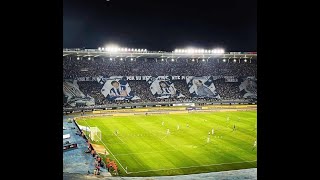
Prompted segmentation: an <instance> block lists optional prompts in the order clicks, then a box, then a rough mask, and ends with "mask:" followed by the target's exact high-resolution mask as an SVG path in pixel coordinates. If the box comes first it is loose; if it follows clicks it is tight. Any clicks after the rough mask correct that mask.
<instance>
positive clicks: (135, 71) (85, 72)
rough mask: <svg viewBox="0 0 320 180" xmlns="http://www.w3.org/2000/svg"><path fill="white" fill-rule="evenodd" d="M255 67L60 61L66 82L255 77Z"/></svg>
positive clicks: (105, 60)
mask: <svg viewBox="0 0 320 180" xmlns="http://www.w3.org/2000/svg"><path fill="white" fill-rule="evenodd" d="M256 70H257V64H256V62H255V61H253V62H252V63H249V62H246V63H244V62H241V63H238V62H232V61H230V62H222V61H221V62H217V61H213V60H209V61H208V62H202V61H199V62H196V61H194V62H192V61H190V60H189V61H188V62H186V60H184V59H180V60H177V61H175V62H171V61H168V62H166V61H163V62H162V61H159V60H158V61H157V62H155V60H147V61H145V60H142V59H137V60H135V61H120V60H109V59H102V58H100V59H95V60H85V59H82V60H76V59H64V60H63V76H64V78H65V79H74V78H77V77H95V76H100V75H102V76H140V75H141V76H143V75H145V76H148V75H151V76H152V75H157V76H163V75H172V76H208V75H213V76H219V75H222V76H256V75H257V71H256Z"/></svg>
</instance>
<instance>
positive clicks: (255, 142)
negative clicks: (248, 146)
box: [252, 140, 257, 151]
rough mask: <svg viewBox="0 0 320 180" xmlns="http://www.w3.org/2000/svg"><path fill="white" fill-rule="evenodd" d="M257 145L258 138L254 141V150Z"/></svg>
mask: <svg viewBox="0 0 320 180" xmlns="http://www.w3.org/2000/svg"><path fill="white" fill-rule="evenodd" d="M256 147H257V140H255V141H254V143H253V147H252V151H253V150H254V149H255V148H256Z"/></svg>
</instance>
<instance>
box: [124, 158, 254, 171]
mask: <svg viewBox="0 0 320 180" xmlns="http://www.w3.org/2000/svg"><path fill="white" fill-rule="evenodd" d="M256 161H257V160H254V161H242V162H232V163H220V164H208V165H202V166H188V167H179V168H169V169H157V170H147V171H136V172H129V173H128V174H134V173H142V172H151V171H167V170H175V169H187V168H196V167H205V166H216V165H224V164H239V163H244V162H256Z"/></svg>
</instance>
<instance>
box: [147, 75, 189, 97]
mask: <svg viewBox="0 0 320 180" xmlns="http://www.w3.org/2000/svg"><path fill="white" fill-rule="evenodd" d="M146 81H147V83H148V84H149V86H150V90H151V93H152V94H153V95H154V96H156V97H157V98H170V97H176V98H181V97H185V96H184V95H183V94H181V93H180V91H179V90H177V89H176V88H175V87H174V84H173V83H172V76H153V77H152V76H150V77H147V78H146Z"/></svg>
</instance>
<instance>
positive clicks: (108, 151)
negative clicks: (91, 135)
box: [84, 120, 128, 174]
mask: <svg viewBox="0 0 320 180" xmlns="http://www.w3.org/2000/svg"><path fill="white" fill-rule="evenodd" d="M84 121H85V122H86V124H87V125H88V126H89V124H88V123H87V121H86V120H84ZM98 138H99V139H100V141H101V143H102V144H103V145H104V147H105V148H106V149H107V150H108V152H109V153H110V154H111V155H112V156H113V157H114V159H115V160H116V161H117V162H118V164H119V165H120V166H121V167H122V169H123V170H124V172H126V173H127V174H128V172H127V171H126V169H125V168H124V167H123V166H122V164H121V163H120V161H119V160H118V159H117V158H116V156H115V155H113V153H112V152H111V151H110V149H109V148H108V147H107V146H106V145H105V144H104V142H103V141H102V140H101V138H100V137H98Z"/></svg>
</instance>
